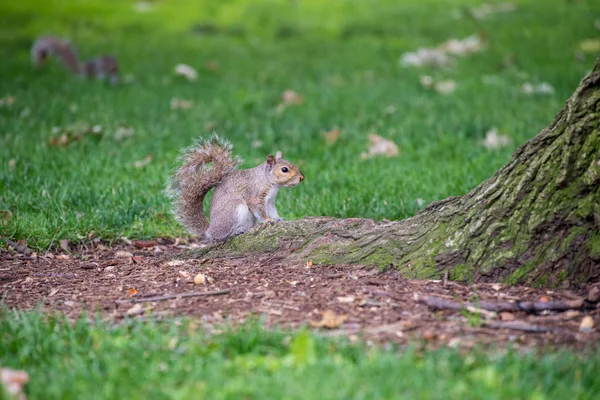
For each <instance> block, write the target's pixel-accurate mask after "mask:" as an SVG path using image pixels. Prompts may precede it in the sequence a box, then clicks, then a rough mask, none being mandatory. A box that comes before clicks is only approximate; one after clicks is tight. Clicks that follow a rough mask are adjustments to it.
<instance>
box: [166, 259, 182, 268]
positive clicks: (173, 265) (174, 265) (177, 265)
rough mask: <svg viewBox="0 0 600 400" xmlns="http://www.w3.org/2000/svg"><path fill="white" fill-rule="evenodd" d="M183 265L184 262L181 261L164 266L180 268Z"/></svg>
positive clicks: (174, 261) (170, 262)
mask: <svg viewBox="0 0 600 400" xmlns="http://www.w3.org/2000/svg"><path fill="white" fill-rule="evenodd" d="M184 264H185V261H183V260H173V261H169V262H168V263H166V264H165V265H166V266H167V267H180V266H182V265H184Z"/></svg>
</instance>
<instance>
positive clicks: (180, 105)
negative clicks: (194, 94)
mask: <svg viewBox="0 0 600 400" xmlns="http://www.w3.org/2000/svg"><path fill="white" fill-rule="evenodd" d="M193 105H194V103H192V102H191V101H189V100H183V99H178V98H176V97H174V98H172V99H171V110H189V109H190V108H192V106H193Z"/></svg>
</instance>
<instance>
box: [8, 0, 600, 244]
mask: <svg viewBox="0 0 600 400" xmlns="http://www.w3.org/2000/svg"><path fill="white" fill-rule="evenodd" d="M134 3H135V2H125V1H71V0H63V1H53V2H51V5H49V4H47V2H42V1H32V0H28V1H21V2H4V3H2V5H0V56H1V57H2V60H3V62H2V63H1V64H0V77H1V78H0V98H4V97H6V96H13V97H14V98H15V102H14V104H13V105H12V106H7V105H4V106H0V142H1V143H2V146H0V165H1V168H0V174H1V179H0V210H9V211H10V212H11V213H12V219H10V221H8V222H7V223H6V222H4V223H3V224H2V225H1V226H0V229H1V232H0V236H8V237H10V238H13V239H22V238H27V239H29V242H30V245H31V246H32V247H34V248H45V247H47V246H48V244H49V243H50V241H51V240H52V238H55V240H59V239H71V240H78V238H82V237H86V236H87V235H88V234H89V233H90V232H91V231H93V232H95V234H96V235H98V236H100V237H102V238H107V239H112V238H118V237H121V236H126V237H130V238H138V237H156V236H176V235H180V234H182V233H183V230H182V229H181V228H180V227H179V226H178V225H177V224H176V223H175V222H174V219H173V217H172V216H171V215H170V213H169V203H168V200H167V198H166V197H165V196H164V194H163V192H162V190H163V188H164V183H165V180H166V178H167V176H168V174H169V171H170V170H171V169H172V168H173V162H174V160H175V158H176V156H177V153H178V150H179V149H180V148H182V147H184V146H187V145H189V144H190V143H191V141H192V139H193V138H195V137H198V136H200V135H206V134H209V133H210V132H212V130H215V131H217V132H218V133H219V134H220V135H222V136H225V137H227V138H229V139H230V140H231V141H233V142H234V144H235V150H236V152H237V153H238V154H241V155H242V156H243V157H244V158H245V159H246V163H245V167H250V166H254V165H256V164H257V163H258V162H260V161H262V160H263V159H264V157H265V156H266V155H267V154H268V153H272V152H275V151H276V150H282V151H283V152H284V155H285V156H286V157H287V158H289V159H290V160H292V161H296V162H299V163H300V164H301V168H302V171H303V172H304V173H305V175H306V180H305V181H304V182H303V183H302V184H301V185H299V186H298V187H296V188H294V189H291V190H284V191H282V192H281V193H280V196H279V198H278V208H279V209H280V213H281V214H282V215H283V216H285V217H287V218H292V219H293V218H301V217H302V216H305V215H329V216H336V217H369V218H375V219H383V218H387V219H401V218H406V217H409V216H411V215H413V214H414V213H415V212H416V211H417V210H418V209H419V208H420V207H422V206H423V205H424V204H427V203H428V202H430V201H433V200H439V199H442V198H445V197H447V196H450V195H460V194H463V193H465V192H467V191H468V190H469V189H471V188H473V187H474V186H476V185H477V184H478V183H479V182H480V181H482V180H483V179H486V178H488V177H489V176H491V175H492V174H493V172H494V171H495V170H496V169H497V168H499V167H500V166H502V165H503V164H504V163H505V162H506V161H507V160H508V159H509V157H510V155H511V153H512V152H513V150H514V149H515V148H516V147H517V146H518V145H520V144H521V143H523V142H524V141H525V140H527V139H528V138H531V137H532V136H534V135H535V134H536V133H537V132H539V130H540V129H542V128H543V127H544V126H546V125H547V124H548V123H549V122H550V121H551V119H552V117H553V116H554V115H555V113H556V112H557V111H558V109H559V108H560V107H561V106H562V104H563V103H564V101H565V100H566V98H567V97H568V96H569V95H570V94H571V93H572V91H573V89H574V88H575V87H576V85H577V83H578V81H579V80H580V79H581V78H582V77H583V75H584V74H585V73H586V71H588V70H589V68H590V67H591V65H592V64H593V60H594V56H595V55H594V54H584V60H583V61H578V59H577V57H576V55H575V53H576V50H577V47H578V44H579V43H580V41H581V40H583V39H586V38H597V37H598V35H599V31H598V30H597V29H596V28H595V27H594V18H597V17H598V16H599V15H600V4H598V3H597V2H594V1H591V0H590V1H575V2H568V1H562V0H560V1H559V0H556V1H551V2H547V4H546V5H545V6H544V7H542V6H541V5H540V3H539V2H538V1H518V2H516V3H517V4H518V8H517V10H515V11H513V12H510V13H500V14H495V15H492V16H490V17H488V18H487V19H484V20H481V21H479V22H477V21H475V20H474V19H472V18H470V17H467V15H468V14H467V13H465V11H464V10H466V9H467V6H469V5H474V4H478V3H479V2H476V1H457V2H453V3H452V4H449V2H444V1H433V0H426V1H403V2H400V1H385V0H381V1H373V2H349V1H342V0H336V1H329V2H315V1H296V2H293V1H283V0H282V1H241V0H237V1H229V2H224V4H222V5H219V4H220V3H218V2H194V1H189V2H182V1H170V2H165V1H156V2H152V3H151V4H154V5H155V6H154V9H153V10H152V11H151V12H147V13H137V12H135V8H134V7H133V4H134ZM197 3H201V4H199V5H198V4H197ZM205 3H206V4H205ZM209 22H210V23H209ZM480 30H484V31H485V32H486V34H487V36H488V37H489V45H488V47H487V49H486V50H485V51H483V52H481V53H478V54H474V55H471V56H468V57H464V58H458V59H457V61H456V63H455V65H453V66H451V67H447V68H442V69H439V68H404V67H401V66H400V65H399V63H398V60H399V58H400V56H401V54H402V53H404V52H406V51H414V50H416V49H417V48H419V47H421V46H429V47H432V46H435V45H437V44H438V43H441V42H443V41H445V40H447V39H449V38H453V37H454V38H464V37H466V36H469V35H471V34H474V33H477V32H478V31H480ZM48 32H50V33H56V34H60V35H63V36H67V37H70V38H71V39H72V41H73V42H74V43H75V44H77V46H78V48H79V52H80V54H81V55H82V56H83V57H84V58H87V57H91V56H93V55H96V54H99V53H102V52H111V53H114V54H117V55H118V57H119V59H120V61H121V65H122V71H123V74H124V75H131V76H132V77H133V78H134V79H135V80H134V82H133V83H130V84H128V85H125V86H123V87H119V88H113V87H108V86H106V85H104V84H101V83H98V82H84V81H81V80H79V79H77V78H75V77H72V76H69V75H68V74H67V73H66V72H65V71H64V70H63V69H62V68H61V67H60V66H59V65H58V64H53V65H51V66H50V68H46V69H44V70H41V71H37V70H34V69H32V68H31V66H30V62H29V47H30V45H31V42H32V40H33V38H34V37H35V36H36V35H38V34H40V33H48ZM209 61H216V62H217V63H218V68H217V69H216V70H214V71H211V70H210V69H208V68H206V67H205V65H206V63H207V62H209ZM181 62H183V63H187V64H189V65H192V66H194V67H195V68H197V69H198V71H199V79H198V80H197V81H196V82H192V83H190V82H188V81H186V80H185V79H183V78H180V77H177V76H175V75H174V73H173V70H174V66H175V65H176V64H177V63H181ZM422 74H428V75H431V76H432V77H433V78H434V79H454V80H455V81H456V82H457V85H458V86H457V89H456V92H455V93H453V94H451V95H447V96H443V95H440V94H438V93H436V92H435V91H432V90H427V89H425V88H423V87H422V86H421V85H420V83H419V76H420V75H422ZM525 82H532V83H540V82H548V83H549V84H550V85H552V86H553V88H554V89H555V92H554V93H553V94H551V95H536V96H527V95H524V94H522V93H521V86H522V84H523V83H525ZM286 89H293V90H295V91H297V92H298V93H300V94H301V95H303V96H304V97H305V102H304V104H302V105H300V106H296V107H289V108H287V109H286V110H285V111H284V112H283V113H278V112H277V110H276V108H277V104H278V103H279V101H280V96H281V93H282V92H283V91H284V90H286ZM172 98H180V99H184V100H189V101H192V102H193V104H194V106H193V108H191V109H189V110H171V108H170V101H171V99H172ZM85 124H88V126H90V127H91V126H95V125H98V126H99V127H101V134H100V135H88V136H84V138H83V139H82V140H79V141H76V142H74V143H71V144H69V145H68V146H66V147H56V146H50V145H49V144H48V141H49V139H50V138H51V137H52V136H56V135H59V134H56V133H53V128H55V127H56V128H58V129H60V130H61V131H62V130H64V129H69V128H71V129H77V127H78V126H79V127H81V126H85ZM74 125H75V126H74ZM120 126H126V127H130V128H132V129H133V132H134V135H133V136H132V137H129V138H124V139H121V140H118V139H117V138H116V137H115V133H116V132H117V129H118V128H119V127H120ZM336 127H337V128H339V129H341V132H342V133H341V137H340V139H339V141H338V142H337V143H336V144H334V145H326V144H325V142H324V140H323V137H322V133H323V132H325V131H329V130H331V129H334V128H336ZM492 127H497V128H498V129H499V130H500V132H503V133H506V134H508V135H509V136H510V137H511V139H512V142H511V144H510V145H509V146H508V147H506V148H504V149H500V150H496V151H489V150H487V149H486V148H485V147H483V146H482V144H481V142H482V140H483V138H484V136H485V133H486V131H488V130H489V129H490V128H492ZM79 129H81V128H79ZM369 133H377V134H379V135H381V136H383V137H386V138H389V139H392V140H394V141H395V142H396V143H397V144H398V146H399V149H400V153H401V155H400V156H399V157H397V158H391V159H388V158H376V159H371V160H362V159H361V158H360V154H361V153H362V152H364V151H366V148H367V145H368V138H367V135H368V134H369ZM148 155H152V160H151V162H150V163H149V164H148V165H147V166H145V167H141V168H136V167H135V166H134V163H135V161H138V160H143V159H144V158H145V157H146V156H148Z"/></svg>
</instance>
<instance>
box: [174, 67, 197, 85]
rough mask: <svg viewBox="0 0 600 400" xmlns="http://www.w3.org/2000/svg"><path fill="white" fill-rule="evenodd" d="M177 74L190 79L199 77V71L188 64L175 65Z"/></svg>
mask: <svg viewBox="0 0 600 400" xmlns="http://www.w3.org/2000/svg"><path fill="white" fill-rule="evenodd" d="M175 74H176V75H179V76H183V77H184V78H187V79H188V80H190V81H195V80H196V79H198V72H197V71H196V70H195V69H194V68H193V67H191V66H189V65H187V64H177V65H176V66H175Z"/></svg>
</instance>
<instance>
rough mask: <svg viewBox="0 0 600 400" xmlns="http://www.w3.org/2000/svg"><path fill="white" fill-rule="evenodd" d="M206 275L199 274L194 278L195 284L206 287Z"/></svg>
mask: <svg viewBox="0 0 600 400" xmlns="http://www.w3.org/2000/svg"><path fill="white" fill-rule="evenodd" d="M206 281H207V279H206V275H204V274H203V273H199V274H197V275H196V276H195V277H194V283H195V284H196V285H206Z"/></svg>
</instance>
